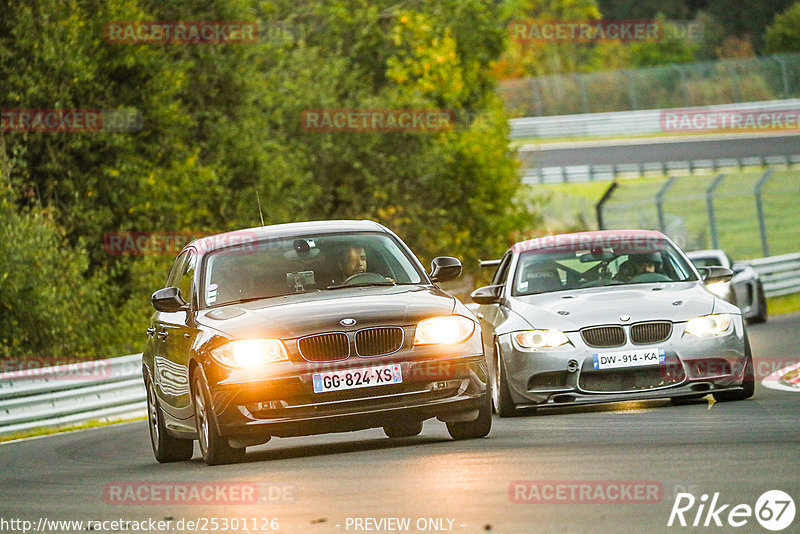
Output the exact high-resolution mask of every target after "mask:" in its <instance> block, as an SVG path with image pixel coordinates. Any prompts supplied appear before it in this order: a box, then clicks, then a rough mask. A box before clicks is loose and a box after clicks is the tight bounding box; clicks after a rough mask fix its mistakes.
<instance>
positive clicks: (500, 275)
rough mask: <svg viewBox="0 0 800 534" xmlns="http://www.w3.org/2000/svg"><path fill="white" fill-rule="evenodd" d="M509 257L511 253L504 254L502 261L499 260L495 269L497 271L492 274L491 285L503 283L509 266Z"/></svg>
mask: <svg viewBox="0 0 800 534" xmlns="http://www.w3.org/2000/svg"><path fill="white" fill-rule="evenodd" d="M511 257H512V254H511V252H506V255H505V256H503V259H502V260H500V265H499V266H498V267H497V271H496V272H495V273H494V278H492V285H494V286H497V285H501V284H503V282H505V280H506V277H507V276H508V266H509V265H511Z"/></svg>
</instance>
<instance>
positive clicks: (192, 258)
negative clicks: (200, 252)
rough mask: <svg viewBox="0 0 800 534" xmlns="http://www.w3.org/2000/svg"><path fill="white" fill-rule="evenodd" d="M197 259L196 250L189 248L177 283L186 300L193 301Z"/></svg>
mask: <svg viewBox="0 0 800 534" xmlns="http://www.w3.org/2000/svg"><path fill="white" fill-rule="evenodd" d="M196 261H197V254H195V252H194V250H189V251H188V253H187V255H186V261H185V262H184V264H183V268H182V271H181V274H180V277H179V279H178V283H177V287H178V289H180V290H181V296H182V297H183V300H185V301H186V302H192V296H193V292H192V282H193V281H194V269H195V263H196Z"/></svg>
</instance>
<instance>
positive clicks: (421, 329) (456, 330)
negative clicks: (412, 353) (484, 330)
mask: <svg viewBox="0 0 800 534" xmlns="http://www.w3.org/2000/svg"><path fill="white" fill-rule="evenodd" d="M474 331H475V323H474V322H473V321H472V320H470V319H467V318H466V317H464V316H463V315H444V316H441V317H431V318H430V319H425V320H423V321H420V322H419V323H418V324H417V329H416V331H415V332H414V345H458V344H459V343H463V342H465V341H466V340H468V339H469V338H470V336H472V333H473V332H474Z"/></svg>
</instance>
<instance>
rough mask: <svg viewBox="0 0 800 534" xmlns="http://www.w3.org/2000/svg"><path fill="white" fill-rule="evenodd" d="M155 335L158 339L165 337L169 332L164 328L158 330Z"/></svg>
mask: <svg viewBox="0 0 800 534" xmlns="http://www.w3.org/2000/svg"><path fill="white" fill-rule="evenodd" d="M156 335H157V336H158V339H167V336H168V335H169V332H167V331H166V330H162V331H161V332H159V333H158V334H156Z"/></svg>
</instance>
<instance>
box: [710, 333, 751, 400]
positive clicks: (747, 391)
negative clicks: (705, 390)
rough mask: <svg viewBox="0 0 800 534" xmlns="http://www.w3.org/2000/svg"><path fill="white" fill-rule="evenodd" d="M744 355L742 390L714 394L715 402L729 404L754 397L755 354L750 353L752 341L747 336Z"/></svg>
mask: <svg viewBox="0 0 800 534" xmlns="http://www.w3.org/2000/svg"><path fill="white" fill-rule="evenodd" d="M744 354H745V358H746V362H745V364H744V380H742V389H739V390H734V391H720V392H719V393H714V400H715V401H717V402H728V401H738V400H744V399H749V398H750V397H752V396H753V393H755V390H756V381H755V376H754V374H755V373H753V354H752V353H751V352H750V340H749V339H747V336H745V338H744Z"/></svg>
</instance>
